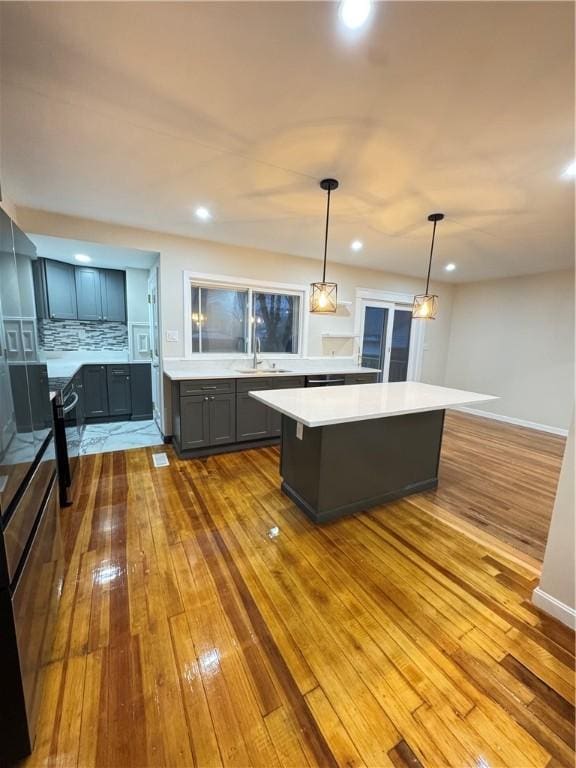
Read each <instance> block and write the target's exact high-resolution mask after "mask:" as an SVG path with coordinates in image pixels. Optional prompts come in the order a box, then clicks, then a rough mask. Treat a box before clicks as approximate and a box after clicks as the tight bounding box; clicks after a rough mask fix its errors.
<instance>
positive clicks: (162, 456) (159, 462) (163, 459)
mask: <svg viewBox="0 0 576 768" xmlns="http://www.w3.org/2000/svg"><path fill="white" fill-rule="evenodd" d="M152 461H153V462H154V466H155V467H156V469H158V468H159V467H169V466H170V462H169V461H168V454H166V453H153V454H152Z"/></svg>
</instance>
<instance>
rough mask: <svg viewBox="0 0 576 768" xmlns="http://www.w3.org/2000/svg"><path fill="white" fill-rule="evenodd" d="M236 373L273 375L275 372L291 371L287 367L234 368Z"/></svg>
mask: <svg viewBox="0 0 576 768" xmlns="http://www.w3.org/2000/svg"><path fill="white" fill-rule="evenodd" d="M236 373H244V374H246V375H247V376H274V374H275V373H291V371H290V369H289V368H264V369H262V368H236Z"/></svg>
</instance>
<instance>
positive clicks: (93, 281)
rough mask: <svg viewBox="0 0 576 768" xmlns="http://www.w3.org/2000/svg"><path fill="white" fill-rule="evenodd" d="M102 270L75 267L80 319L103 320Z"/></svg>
mask: <svg viewBox="0 0 576 768" xmlns="http://www.w3.org/2000/svg"><path fill="white" fill-rule="evenodd" d="M100 273H101V270H99V269H94V268H92V267H75V275H76V305H77V307H78V320H102V319H105V318H103V317H102V291H101V289H100V283H101V279H100Z"/></svg>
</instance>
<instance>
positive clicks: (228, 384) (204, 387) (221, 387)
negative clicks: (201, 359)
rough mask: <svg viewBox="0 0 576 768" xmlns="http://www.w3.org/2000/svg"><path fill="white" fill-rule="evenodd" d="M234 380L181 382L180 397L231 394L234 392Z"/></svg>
mask: <svg viewBox="0 0 576 768" xmlns="http://www.w3.org/2000/svg"><path fill="white" fill-rule="evenodd" d="M235 384H236V381H235V379H199V380H198V381H181V382H180V397H185V396H187V395H206V394H210V395H220V394H223V395H225V394H233V393H234V392H235V391H236V386H235Z"/></svg>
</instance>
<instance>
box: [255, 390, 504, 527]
mask: <svg viewBox="0 0 576 768" xmlns="http://www.w3.org/2000/svg"><path fill="white" fill-rule="evenodd" d="M250 396H251V397H253V398H254V399H255V400H259V401H260V402H261V403H263V404H265V405H267V406H268V407H270V408H274V409H275V410H277V411H278V412H279V413H281V414H282V442H281V454H280V474H281V476H282V490H283V491H284V493H285V494H286V495H287V496H289V497H290V498H291V499H292V501H294V502H295V503H296V504H297V505H298V506H299V507H300V509H302V510H303V511H304V512H305V513H306V514H307V515H308V517H310V518H311V519H312V520H313V521H314V522H316V523H325V522H328V521H329V520H334V519H335V518H338V517H343V516H344V515H352V514H354V513H355V512H361V511H362V510H365V509H368V508H370V507H374V506H376V505H378V504H383V503H385V502H387V501H392V500H393V499H399V498H401V497H402V496H408V494H411V493H418V492H419V491H425V490H427V489H429V488H435V487H436V486H437V485H438V465H439V463H440V449H441V447H442V430H443V428H444V414H445V411H446V409H447V408H454V407H461V406H463V405H470V404H472V403H474V404H475V403H481V402H486V401H488V400H494V399H496V398H494V397H493V396H492V395H481V394H478V393H477V392H466V391H464V390H461V389H449V388H448V387H438V386H435V385H433V384H422V383H421V382H416V381H404V382H394V383H388V384H364V385H362V386H355V385H353V386H349V387H329V388H320V389H291V390H286V389H285V390H282V391H270V390H268V391H264V392H262V391H260V392H256V391H254V392H250Z"/></svg>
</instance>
